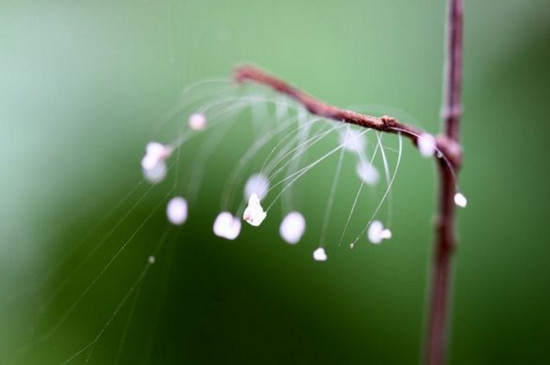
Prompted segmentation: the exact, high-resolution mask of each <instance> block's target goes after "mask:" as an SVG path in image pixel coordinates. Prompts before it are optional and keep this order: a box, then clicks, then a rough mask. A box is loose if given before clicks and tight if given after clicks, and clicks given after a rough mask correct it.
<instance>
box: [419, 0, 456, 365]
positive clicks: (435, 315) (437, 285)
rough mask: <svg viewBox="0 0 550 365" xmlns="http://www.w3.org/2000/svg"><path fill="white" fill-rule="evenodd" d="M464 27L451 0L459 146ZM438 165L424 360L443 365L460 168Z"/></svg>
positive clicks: (451, 90)
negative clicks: (434, 238) (430, 284)
mask: <svg viewBox="0 0 550 365" xmlns="http://www.w3.org/2000/svg"><path fill="white" fill-rule="evenodd" d="M462 27H463V3H462V0H449V2H448V18H447V40H446V42H447V45H446V47H447V48H446V65H445V72H446V75H445V84H444V92H445V94H444V98H443V107H442V120H443V125H442V129H443V130H444V135H445V136H446V138H447V139H448V140H449V141H451V143H452V144H453V145H455V146H460V145H459V126H460V124H459V122H460V116H461V101H460V100H461V86H462V36H463V31H462ZM459 152H460V151H459ZM438 166H439V179H440V187H439V214H438V217H437V220H436V232H435V233H436V242H435V253H434V258H433V260H434V261H433V262H434V264H433V268H432V278H431V279H432V286H431V296H430V304H429V319H428V321H429V322H428V329H427V330H428V332H427V337H426V343H425V346H426V349H425V351H426V352H425V357H426V359H425V360H426V363H427V364H428V365H442V364H444V363H445V354H446V347H447V338H448V327H449V326H448V323H449V295H450V290H451V282H452V279H451V274H452V267H451V266H452V254H453V251H454V249H455V246H456V241H455V236H454V228H455V219H454V216H455V205H454V196H455V193H456V191H455V181H454V180H455V178H456V175H457V174H458V171H456V170H455V172H454V173H455V176H453V171H451V170H450V169H449V166H447V165H445V164H442V163H439V164H438ZM456 167H458V166H456Z"/></svg>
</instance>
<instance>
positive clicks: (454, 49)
mask: <svg viewBox="0 0 550 365" xmlns="http://www.w3.org/2000/svg"><path fill="white" fill-rule="evenodd" d="M462 11H463V9H462V0H449V15H448V21H447V49H446V53H447V56H446V65H445V71H446V75H445V87H444V91H445V95H444V98H443V99H444V100H443V108H442V119H443V128H442V129H443V132H442V133H441V134H440V135H439V136H438V137H437V138H436V139H435V140H436V147H437V149H438V150H439V152H440V153H441V155H440V156H438V155H435V156H436V159H437V161H438V164H437V166H438V171H439V179H440V192H439V207H438V217H437V220H436V242H435V254H434V258H433V262H434V264H433V268H432V270H433V272H432V276H431V280H432V284H431V295H430V302H429V306H428V313H429V318H428V328H427V332H426V341H425V346H426V348H425V363H426V364H428V365H442V364H444V362H445V353H446V345H447V331H448V316H449V301H448V299H449V291H450V287H451V285H450V284H451V258H452V253H453V250H454V247H455V245H456V241H455V237H454V211H455V205H454V196H455V193H456V191H455V179H456V177H457V173H458V169H459V168H460V166H461V163H462V153H461V147H460V144H459V138H458V137H459V121H460V116H461V105H460V99H461V97H460V93H461V83H462ZM234 79H235V81H236V82H238V83H243V82H255V83H258V84H262V85H265V86H268V87H270V88H272V89H274V90H276V91H278V92H280V93H282V94H285V95H287V96H289V97H291V98H292V99H294V100H296V101H297V102H298V103H300V104H301V105H303V106H304V107H305V108H306V109H307V110H308V111H309V112H310V113H312V114H315V115H318V116H321V117H324V118H327V119H332V120H335V121H338V122H344V123H349V124H354V125H358V126H361V127H365V128H371V129H375V130H378V131H381V132H387V133H401V134H402V135H403V136H405V137H407V138H409V139H410V140H411V141H412V142H413V144H415V145H417V141H418V136H420V135H422V134H424V133H426V132H424V131H422V130H420V129H418V128H416V127H414V126H410V125H407V124H404V123H401V122H400V121H398V120H397V119H395V118H392V117H388V116H382V117H373V116H369V115H364V114H360V113H356V112H353V111H350V110H344V109H340V108H337V107H335V106H332V105H328V104H326V103H324V102H321V101H319V100H317V99H315V98H313V97H311V96H309V95H308V94H306V93H304V92H302V91H300V90H298V89H296V88H295V87H293V86H291V85H289V84H287V83H286V82H284V81H282V80H280V79H278V78H276V77H274V76H271V75H269V74H267V73H266V72H264V71H262V70H260V69H258V68H255V67H252V66H242V67H239V68H237V69H236V70H235V72H234Z"/></svg>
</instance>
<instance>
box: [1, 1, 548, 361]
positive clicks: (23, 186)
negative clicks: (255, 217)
mask: <svg viewBox="0 0 550 365" xmlns="http://www.w3.org/2000/svg"><path fill="white" fill-rule="evenodd" d="M444 3H445V2H444V1H435V0H422V1H409V0H395V1H381V0H379V1H374V0H373V1H290V0H281V1H257V0H240V1H178V0H170V1H165V0H162V1H139V0H131V1H130V0H118V1H9V0H3V1H2V2H1V3H0V128H1V129H0V153H1V156H2V162H3V163H2V168H1V170H0V171H1V178H0V196H1V201H0V206H1V207H0V240H1V241H0V363H2V364H9V363H16V364H64V363H69V364H80V363H85V362H86V361H88V364H115V363H119V364H176V363H178V364H179V363H188V364H211V363H241V364H281V363H285V364H287V363H288V364H307V363H319V364H366V363H369V364H370V363H372V364H411V363H416V362H417V361H418V357H419V350H420V348H421V338H422V332H423V316H424V299H425V294H426V280H427V277H428V268H429V261H430V260H429V259H430V255H431V248H432V245H431V240H432V225H431V224H432V219H433V207H434V204H435V201H434V196H435V193H434V191H435V190H434V189H435V188H436V184H435V178H434V172H433V166H432V164H431V163H430V162H429V161H426V160H424V159H422V158H420V157H419V156H418V153H417V152H416V151H415V150H414V149H413V148H412V147H411V146H409V144H408V143H406V144H405V150H404V152H405V153H404V157H403V162H402V165H401V169H400V171H399V174H398V177H397V180H396V183H395V187H394V190H393V193H394V203H393V208H394V224H393V228H394V239H392V240H391V241H388V242H386V243H384V244H383V245H381V246H368V245H363V246H361V247H360V249H359V248H358V249H356V250H353V251H351V250H349V249H347V248H346V247H344V246H342V247H337V246H336V245H335V244H330V243H329V244H328V251H329V260H328V262H326V263H324V264H319V263H315V262H314V261H313V260H312V259H311V252H312V250H313V249H314V248H315V247H316V245H317V244H318V242H317V240H318V235H317V232H318V230H319V229H320V225H321V223H322V214H319V212H322V211H323V210H324V207H325V204H326V199H325V197H326V196H328V190H329V188H330V181H331V178H332V175H333V172H334V167H335V164H334V162H332V163H327V164H324V165H323V166H322V167H320V169H319V170H318V171H317V172H316V174H315V175H313V176H314V179H315V180H314V181H322V180H323V179H324V180H325V181H326V183H317V184H314V185H313V187H312V188H310V189H309V188H308V189H307V192H306V195H305V196H304V197H303V201H304V202H305V203H304V212H305V213H306V215H308V224H309V229H308V233H307V234H306V236H305V237H304V239H303V241H302V242H301V243H300V244H299V245H298V246H296V247H294V246H289V245H286V244H283V243H282V241H281V240H280V239H279V237H278V234H277V222H278V217H277V216H276V215H273V216H272V219H271V220H268V221H266V225H265V227H263V226H262V229H260V230H252V229H246V230H243V233H242V235H241V236H240V237H239V239H238V240H236V241H235V242H228V241H224V240H221V239H218V238H215V237H214V236H213V234H212V233H211V222H212V220H213V219H214V217H215V215H216V214H217V212H218V210H219V194H220V193H221V187H222V183H223V181H224V179H225V178H226V177H227V174H228V173H229V171H230V170H231V167H232V166H234V165H235V164H236V161H237V159H238V156H239V154H240V153H242V151H244V149H245V148H246V147H247V146H249V145H250V143H251V139H250V136H247V133H241V132H236V133H234V134H232V135H230V136H231V137H230V140H229V141H227V140H226V141H224V143H222V144H221V145H220V146H219V148H218V149H217V151H216V153H215V157H214V158H212V159H211V160H210V162H209V164H208V166H207V169H208V172H207V174H206V178H207V179H206V182H205V183H204V185H203V187H202V189H201V199H200V200H199V201H197V202H196V203H195V204H193V205H192V206H191V215H190V219H189V220H188V222H187V223H186V224H185V226H183V227H181V228H174V227H170V226H169V225H168V224H167V223H166V222H165V217H164V213H163V208H162V207H161V208H160V209H157V210H155V209H156V207H158V205H159V203H160V204H162V203H163V200H162V199H163V197H164V196H165V194H166V192H167V191H168V190H169V189H168V188H169V184H168V183H166V184H160V185H159V186H157V187H155V188H154V190H153V191H152V192H151V193H150V194H148V195H146V196H144V195H143V194H144V193H145V191H146V190H147V188H148V186H145V185H144V184H140V185H137V186H136V184H138V182H139V181H140V180H141V173H140V170H139V159H140V158H141V156H142V154H143V147H144V145H145V143H146V142H147V141H149V140H150V139H151V138H154V137H156V136H158V135H156V134H155V123H156V121H158V120H159V119H160V118H161V117H162V116H163V115H164V114H165V113H166V112H167V110H169V109H170V108H171V107H172V106H173V105H175V104H176V103H177V102H178V100H179V97H180V92H181V90H182V89H183V88H184V87H185V86H186V85H189V84H190V83H192V82H195V81H197V80H201V79H205V78H211V77H228V76H229V75H230V72H231V69H232V68H233V67H234V66H235V65H237V64H239V63H243V62H253V63H255V64H257V65H261V66H262V67H265V68H267V69H269V70H271V71H273V72H275V73H277V74H278V75H280V76H283V77H284V78H286V79H288V80H292V82H293V83H295V84H297V85H300V86H301V87H303V88H304V89H306V90H308V91H309V92H311V93H312V94H314V95H317V96H319V97H320V98H322V99H324V100H327V101H330V102H332V103H334V104H337V105H364V104H377V105H387V106H388V108H395V109H399V110H402V111H404V112H406V114H408V115H410V117H409V118H408V119H406V121H407V122H409V123H418V124H419V125H421V126H422V127H423V128H426V129H427V130H429V131H432V132H436V131H437V129H438V126H439V121H438V112H439V107H440V102H441V100H440V99H441V84H442V63H443V51H442V49H443V48H442V47H443V42H444V39H443V34H444V24H443V19H444V14H445V4H444ZM549 15H550V2H548V1H547V0H539V1H535V0H532V1H511V0H503V1H498V2H489V1H466V15H465V29H466V36H465V44H466V46H465V80H464V110H465V114H464V123H463V132H462V135H463V142H464V150H465V163H464V170H463V173H462V175H461V186H462V190H463V191H464V193H465V194H466V196H467V197H468V199H469V206H468V207H467V209H465V210H462V211H460V214H459V218H460V219H459V220H460V224H459V226H460V232H459V236H460V247H459V250H458V255H457V260H456V265H455V274H456V280H455V285H454V294H453V299H454V304H453V310H454V311H453V316H452V323H453V326H452V341H451V348H452V350H451V353H450V362H451V363H453V364H531V363H549V362H550V348H549V345H548V344H549V343H550V311H549V310H548V308H550V263H549V259H550V240H549V239H548V234H547V229H548V223H547V219H548V213H549V210H548V203H549V201H548V200H549V199H548V193H547V190H546V188H545V186H546V184H547V183H548V181H549V177H550V176H549V174H548V158H547V155H548V152H549V150H550V149H549V147H548V134H549V132H550V123H549V122H550V119H549V117H548V115H549V114H550V107H549V106H550V102H549V98H550V87H549V85H550V77H549V76H550V68H549V66H550V22H549V20H548V19H549ZM187 153H188V154H189V155H192V154H193V151H192V150H188V151H187ZM345 171H346V170H344V172H345ZM180 173H181V174H185V170H184V169H182V170H181V172H180ZM354 178H355V177H354V176H353V174H352V173H349V172H348V173H346V174H343V177H342V179H343V180H342V182H343V184H344V185H345V184H351V183H352V181H355V180H353V179H354ZM354 186H355V185H354ZM132 189H135V190H132ZM129 191H130V195H129V196H128V199H126V200H124V201H123V202H122V203H121V204H119V205H116V204H117V202H119V201H120V199H121V198H122V197H124V196H125V194H127V193H128V192H129ZM142 197H143V199H141V198H142ZM136 203H139V204H137V206H136V207H135V208H134V209H132V210H131V207H132V206H133V205H135V204H136ZM339 204H340V203H339V202H337V203H336V206H335V210H338V209H339V210H342V211H345V209H347V208H348V206H349V205H348V203H346V205H345V206H339ZM128 212H129V214H128ZM277 214H278V213H277ZM126 215H128V216H127V218H126V219H124V220H123V218H125V216H126ZM148 216H150V217H149V218H148V220H147V221H145V220H146V219H147V217H148ZM143 222H145V224H144V225H143V227H141V225H142V223H143ZM333 226H335V227H334V231H335V232H336V233H334V234H335V235H337V234H338V233H339V232H340V230H341V227H339V226H338V225H337V224H334V225H333ZM331 230H332V228H331ZM163 237H164V238H165V239H164V240H163V241H162V242H164V244H163V245H162V247H161V249H160V251H159V252H157V253H156V264H155V265H153V266H151V267H150V268H149V269H148V271H147V273H146V275H145V277H144V279H143V281H141V283H140V284H139V285H136V286H135V287H133V286H132V285H133V284H134V283H135V282H136V280H137V279H138V278H139V277H140V275H141V274H142V273H143V272H144V267H146V261H147V257H148V256H149V255H150V254H151V253H152V252H153V251H154V250H155V247H157V243H158V242H159V241H161V239H163ZM126 242H128V244H127V245H124V244H125V243H126ZM121 247H124V249H122V250H121ZM119 251H120V252H119ZM88 256H90V259H87V257H88ZM111 260H112V261H113V262H112V263H111V264H110V265H109V266H106V265H107V264H108V263H109V262H110V261H111ZM105 267H106V270H105V272H103V274H102V275H99V274H100V272H101V271H102V270H103V268H105ZM75 270H76V271H75ZM132 288H134V290H132ZM126 295H128V297H127V300H124V298H125V296H126ZM121 303H122V304H123V305H122V306H121V307H120V308H119V307H118V306H119V304H121ZM113 314H114V315H113ZM106 324H108V325H106ZM98 335H100V336H99V337H97V336H98ZM96 338H97V341H94V339H96ZM86 346H88V347H86ZM81 349H84V351H82V352H80V350H81ZM90 350H93V351H92V352H90Z"/></svg>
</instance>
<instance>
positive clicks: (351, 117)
mask: <svg viewBox="0 0 550 365" xmlns="http://www.w3.org/2000/svg"><path fill="white" fill-rule="evenodd" d="M233 78H234V80H235V81H236V82H237V83H243V82H255V83H258V84H261V85H264V86H268V87H270V88H272V89H274V90H276V91H278V92H280V93H281V94H285V95H287V96H289V97H291V98H292V99H294V100H296V101H297V102H298V103H300V104H301V105H303V106H304V108H306V109H307V110H308V111H309V112H310V113H311V114H314V115H318V116H320V117H324V118H327V119H332V120H335V121H338V122H343V123H349V124H354V125H357V126H360V127H364V128H371V129H375V130H378V131H381V132H387V133H401V134H402V135H403V136H405V137H408V138H409V139H410V140H411V141H412V143H413V144H414V145H417V141H418V136H420V135H422V134H427V132H424V131H422V130H421V129H419V128H417V127H415V126H411V125H407V124H404V123H401V122H400V121H398V120H397V119H395V118H392V117H389V116H381V117H374V116H370V115H365V114H360V113H357V112H354V111H351V110H345V109H340V108H338V107H335V106H332V105H328V104H326V103H324V102H322V101H319V100H317V99H315V98H313V97H312V96H310V95H308V94H306V93H304V92H303V91H300V90H298V89H297V88H295V87H293V86H291V85H289V84H287V83H286V82H284V81H282V80H280V79H278V78H276V77H275V76H272V75H270V74H268V73H267V72H265V71H262V70H260V69H258V68H256V67H253V66H241V67H238V68H237V69H235V71H234V73H233ZM435 140H436V148H437V149H438V150H439V151H440V152H441V153H442V155H443V156H444V157H445V158H442V159H441V160H442V161H443V163H445V164H447V163H449V164H450V165H451V167H452V168H456V167H457V166H459V165H460V149H459V148H458V147H457V145H456V144H455V143H454V142H453V141H452V140H450V139H448V138H446V136H438V137H436V138H435ZM445 160H446V161H445Z"/></svg>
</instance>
